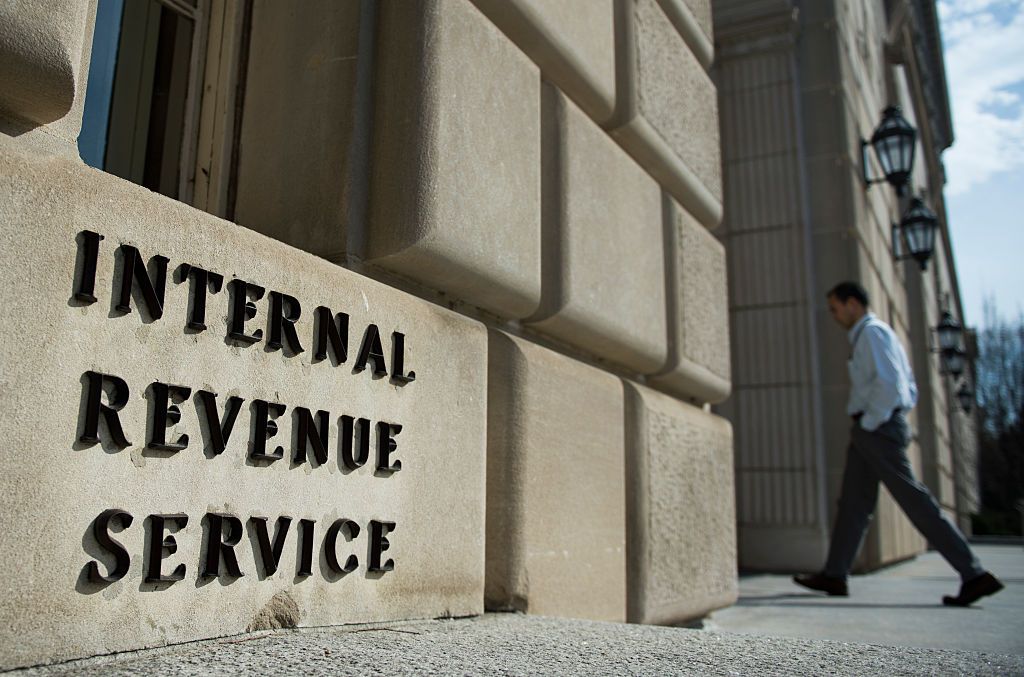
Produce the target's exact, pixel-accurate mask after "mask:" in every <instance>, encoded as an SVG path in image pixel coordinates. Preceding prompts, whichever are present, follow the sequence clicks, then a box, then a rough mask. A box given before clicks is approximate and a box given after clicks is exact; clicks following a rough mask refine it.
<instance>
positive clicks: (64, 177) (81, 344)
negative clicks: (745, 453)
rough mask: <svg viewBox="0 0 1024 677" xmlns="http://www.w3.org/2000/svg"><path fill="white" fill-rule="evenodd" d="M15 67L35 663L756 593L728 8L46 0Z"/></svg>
mask: <svg viewBox="0 0 1024 677" xmlns="http://www.w3.org/2000/svg"><path fill="white" fill-rule="evenodd" d="M0 56H2V58H0V78H2V82H3V86H2V88H0V111H2V115H0V131H2V134H0V203H2V204H3V222H4V233H5V234H4V237H3V239H2V245H0V246H2V262H3V265H2V266H0V270H2V273H0V275H2V278H0V290H2V292H0V307H3V308H4V311H3V312H4V319H5V322H6V323H8V324H9V325H13V324H17V325H18V326H19V331H18V332H16V333H15V332H9V333H7V334H6V335H5V337H4V338H3V339H2V342H0V346H2V355H3V362H4V364H5V374H4V388H3V390H4V395H5V401H6V402H10V403H12V404H13V403H16V409H17V412H18V413H17V414H12V413H10V412H11V411H12V410H13V409H14V407H13V406H12V407H11V408H10V409H9V410H8V411H9V413H8V414H5V415H4V416H3V419H2V421H0V433H2V436H3V438H4V439H5V450H6V451H5V452H3V454H2V456H0V459H2V470H3V473H2V474H3V476H4V480H3V491H2V492H0V495H2V496H3V499H2V500H3V504H2V510H0V516H2V517H0V519H2V520H3V524H2V529H3V534H4V535H3V538H4V542H3V545H4V547H3V548H2V549H0V567H2V568H3V569H4V570H5V571H6V572H8V576H9V580H10V581H17V585H15V584H14V583H12V584H11V585H12V588H11V590H13V591H14V592H12V593H11V594H8V595H5V596H4V599H3V600H2V601H0V624H2V625H3V626H4V627H8V628H15V627H16V628H19V631H18V632H17V633H7V634H6V635H5V639H4V640H3V642H2V643H0V667H2V668H9V667H15V666H21V665H27V664H31V663H37V662H46V661H55V660H62V659H67V658H72V657H76V656H81V655H87V654H95V653H105V652H112V651H119V650H125V649H131V648H137V647H144V646H153V645H159V644H163V643H169V642H180V641H187V640H193V639H198V638H203V637H211V636H218V635H225V634H232V633H238V632H243V631H245V630H247V629H250V630H251V629H261V628H273V627H281V626H290V625H318V624H329V623H341V622H357V621H369V620H375V621H379V620H389V619H396V618H422V617H437V616H459V615H472V614H476V613H481V612H482V611H483V610H484V608H485V606H486V607H489V608H497V609H509V608H512V609H519V610H522V611H526V612H529V613H542V614H554V615H566V616H578V617H585V618H597V619H606V620H618V621H623V620H630V621H636V622H659V623H663V622H675V621H681V620H684V619H687V618H691V617H695V616H700V615H702V614H704V613H706V612H708V611H709V610H711V609H713V608H716V607H719V606H722V605H727V604H730V603H731V602H732V601H733V600H734V599H735V597H736V555H735V515H734V490H733V477H734V473H733V450H732V432H731V428H730V425H729V423H728V422H727V421H725V420H724V419H723V418H721V417H719V416H718V415H716V414H713V413H711V411H710V408H709V404H710V403H714V402H719V401H721V400H723V399H725V398H726V397H727V395H728V393H729V389H730V382H731V376H730V367H731V365H730V360H729V348H728V346H729V331H728V319H729V318H728V304H727V291H726V263H725V254H724V250H723V247H722V245H721V244H720V243H719V242H718V241H717V240H716V239H715V237H714V236H713V235H712V234H711V232H710V230H711V229H713V228H714V227H716V226H717V225H718V223H719V221H720V219H721V213H722V197H721V196H722V181H721V171H720V169H721V161H720V160H721V158H720V144H719V132H718V128H719V127H718V124H719V123H718V119H719V118H718V106H717V96H716V89H715V86H714V84H713V82H712V80H711V77H710V76H709V74H708V70H709V68H710V67H711V65H712V62H713V39H712V23H711V8H710V5H709V4H708V3H707V2H701V1H700V0H573V1H568V2H559V3H553V2H547V1H543V2H541V1H533V0H515V1H504V0H503V1H500V2H498V1H491V0H474V1H473V2H470V0H423V1H412V0H409V1H406V0H402V1H401V2H398V1H396V2H380V3H378V2H373V1H370V0H364V1H360V0H345V1H323V2H304V3H293V2H271V1H266V0H253V1H242V0H239V1H237V2H234V1H229V0H198V1H191V2H190V1H189V0H161V1H160V2H157V0H125V1H124V2H121V1H119V0H100V1H99V2H98V3H97V2H90V1H88V0H57V1H48V2H39V1H37V0H13V1H11V2H5V3H3V4H2V6H0ZM83 158H84V160H83ZM265 236H269V237H265ZM200 299H203V303H205V304H206V306H205V310H206V314H205V316H204V315H203V314H202V313H201V312H200V310H201V309H202V306H201V305H200V303H199V300H200ZM314 309H315V310H314ZM186 318H188V321H187V323H186ZM330 331H335V332H337V333H336V334H330V333H329V332H330ZM259 332H263V333H262V334H260V333H259ZM346 332H347V333H346ZM332 337H333V338H332ZM328 339H330V340H328ZM346 339H347V340H348V346H347V348H348V351H347V352H348V354H347V355H346V350H345V349H344V348H345V346H344V345H343V343H344V341H345V340H346ZM350 364H352V368H351V369H350V368H349V365H350ZM339 367H341V368H339ZM370 367H372V369H371V368H370ZM413 372H415V378H414V375H413ZM147 384H149V385H148V386H147ZM188 400H191V401H188ZM239 400H246V401H245V403H244V404H243V403H242V402H240V401H239ZM193 405H195V406H193ZM250 405H251V408H250ZM232 407H234V408H235V409H234V412H235V413H234V414H231V413H230V412H231V411H232ZM284 408H287V410H288V413H283V412H284V411H285V409H284ZM90 412H91V413H90ZM225 412H226V413H225ZM278 413H280V414H281V415H278V416H277V418H276V420H275V422H274V425H270V423H269V421H270V420H271V419H273V417H274V416H275V415H276V414H278ZM232 416H238V417H239V418H238V421H239V423H238V425H235V426H234V432H233V433H232V434H230V436H229V434H228V433H229V431H230V429H231V422H232V421H234V419H233V418H231V417H232ZM364 417H365V418H364ZM363 420H365V421H366V424H365V427H363V425H362V423H359V421H363ZM115 421H116V422H118V423H117V425H116V426H115ZM371 422H373V430H372V432H371V430H370V426H371ZM217 427H220V428H221V431H220V433H219V434H217V433H216V431H215V428H217ZM122 428H123V430H121V429H122ZM354 429H355V432H354ZM118 431H120V432H118ZM172 431H173V432H172ZM398 433H401V434H400V435H399V434H398ZM185 435H189V436H190V438H191V442H189V440H187V439H186V438H185V437H184V436H185ZM354 435H355V437H353V436H354ZM371 435H372V439H373V440H375V441H374V442H373V450H372V453H373V455H372V458H373V459H374V463H376V464H377V465H376V467H375V468H372V467H370V465H365V466H364V465H360V463H359V462H355V461H353V458H354V457H353V456H352V454H358V452H356V451H354V450H355V449H357V448H358V444H359V443H366V444H369V441H368V440H369V439H371ZM346 440H347V441H346ZM204 443H205V445H206V446H205V449H203V448H201V447H202V446H203V444H204ZM275 443H276V444H277V445H280V446H279V447H277V450H276V451H271V449H274V448H275V446H274V445H275ZM395 444H397V449H394V448H393V447H394V445H395ZM346 445H347V446H346ZM367 453H368V454H369V453H370V452H369V451H368V452H367ZM346 454H347V456H346ZM285 455H288V457H289V460H287V461H285V460H284V457H285ZM382 459H383V460H382ZM396 459H397V460H398V461H401V466H399V465H397V464H396V463H395V460H396ZM364 460H365V459H364ZM41 525H42V526H41ZM272 525H275V526H274V527H273V530H271V526H272ZM396 525H397V526H396ZM325 529H326V535H324V534H325V531H324V530H325ZM296 538H297V539H298V541H297V542H296V541H295V540H294V539H296ZM168 539H169V540H168ZM278 542H280V543H283V546H282V547H280V548H278V547H277V546H276V545H275V544H276V543H278ZM313 544H315V547H316V548H318V550H316V551H314V549H313V548H314V545H313ZM367 548H368V549H367ZM385 550H386V552H385ZM346 555H347V557H348V559H346V557H345V556H346ZM122 564H123V566H122ZM243 573H244V574H245V575H244V576H240V575H239V574H243ZM179 578H180V579H181V580H178V579H179Z"/></svg>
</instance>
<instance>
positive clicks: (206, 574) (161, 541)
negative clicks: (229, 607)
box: [85, 508, 396, 585]
mask: <svg viewBox="0 0 1024 677" xmlns="http://www.w3.org/2000/svg"><path fill="white" fill-rule="evenodd" d="M146 520H147V521H148V523H149V528H148V529H147V530H146V535H145V541H146V542H145V545H144V553H143V561H144V565H143V566H144V568H145V572H144V579H143V580H144V582H146V583H168V584H169V583H174V582H176V581H181V580H184V579H185V574H186V572H187V565H186V564H184V563H178V564H176V565H175V564H174V563H173V562H172V563H167V564H165V562H164V560H166V559H168V558H170V557H171V556H172V555H174V554H175V553H176V552H177V551H178V543H177V540H176V539H175V537H174V534H175V533H177V532H179V531H182V530H183V529H185V527H186V526H188V523H189V518H188V515H185V514H182V513H174V514H155V515H149V516H148V517H147V518H146ZM134 521H135V518H134V517H133V516H132V515H131V513H129V512H127V511H125V510H121V509H118V508H110V509H109V510H104V511H103V512H101V513H100V514H99V515H98V516H97V517H96V519H94V520H93V522H92V527H91V529H92V535H93V537H94V538H95V539H96V543H97V545H98V546H99V547H100V549H101V550H102V551H103V555H102V556H101V558H98V559H94V560H91V561H89V562H88V563H87V564H86V565H85V575H86V578H87V579H88V580H89V581H90V582H91V583H93V584H97V585H104V584H109V583H114V582H115V581H118V580H120V579H122V578H124V577H125V575H127V573H128V570H129V568H130V566H131V555H130V554H129V553H128V550H127V549H126V548H125V547H124V545H122V544H121V543H120V542H119V541H117V540H116V539H115V538H114V536H113V535H112V533H111V532H112V531H115V530H116V531H124V530H126V529H128V528H129V527H131V525H132V523H133V522H134ZM291 524H292V518H291V517H288V516H287V515H282V516H280V517H278V518H277V523H276V524H275V525H274V535H273V538H271V534H270V531H271V529H270V525H269V520H268V518H266V517H250V518H249V527H250V529H251V531H252V532H253V533H254V534H255V535H256V538H255V539H254V540H255V542H254V543H253V545H252V550H253V559H254V560H255V561H256V562H259V563H260V564H261V565H262V567H261V571H260V577H261V578H267V577H269V576H272V575H274V573H275V572H277V569H278V567H279V566H280V563H281V558H282V556H283V554H284V546H285V542H286V541H287V539H288V534H289V527H291ZM367 526H368V529H366V531H367V532H368V533H367V536H366V539H367V544H366V547H367V557H366V559H367V561H366V571H367V573H368V574H383V573H384V572H387V571H393V570H394V568H395V562H394V560H392V559H387V560H384V561H382V557H383V553H384V551H385V550H388V549H389V548H390V547H391V543H390V542H389V541H388V539H387V534H389V533H390V532H392V531H394V530H395V529H396V525H395V523H394V522H387V521H381V520H370V522H369V524H368V525H367ZM202 529H203V538H202V545H201V546H200V548H201V552H200V553H199V578H206V579H211V578H222V577H223V578H240V577H242V576H244V575H245V573H243V571H242V568H241V566H240V565H239V563H238V555H237V553H235V547H236V546H238V545H239V543H241V541H242V536H243V533H244V530H243V526H242V520H241V519H239V518H238V517H237V516H235V515H231V514H225V513H213V512H208V513H206V515H204V516H203V519H202ZM296 531H297V536H296V537H295V539H294V540H295V541H296V547H297V549H298V550H297V557H296V571H295V575H296V576H299V577H307V576H312V575H313V554H314V544H315V543H314V541H315V534H316V520H311V519H300V520H299V524H298V529H297V530H296ZM362 532H363V530H362V529H361V528H360V526H359V525H358V524H357V523H355V522H353V521H352V520H350V519H344V518H342V519H337V520H335V521H334V522H332V523H331V524H330V526H328V527H327V530H326V532H324V537H323V543H322V549H323V554H324V558H323V560H322V561H323V562H324V563H325V564H324V565H322V566H323V568H324V571H323V572H322V573H324V574H325V576H329V577H330V576H333V577H336V576H340V575H343V574H349V573H352V572H353V571H355V570H356V569H357V568H358V567H359V556H358V555H356V554H354V553H353V554H349V555H348V556H347V557H346V558H345V560H344V563H342V560H341V559H339V557H338V549H339V546H338V537H339V536H341V537H342V538H343V539H344V540H345V542H346V543H352V542H354V541H357V540H358V539H359V537H360V534H361V533H362ZM101 564H102V566H103V568H105V569H106V570H107V572H106V573H105V574H104V573H103V572H102V570H101V568H100V567H101Z"/></svg>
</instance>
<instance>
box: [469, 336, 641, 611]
mask: <svg viewBox="0 0 1024 677" xmlns="http://www.w3.org/2000/svg"><path fill="white" fill-rule="evenodd" d="M488 360H489V370H488V403H487V416H488V422H487V576H486V593H485V598H486V604H487V606H488V608H493V609H516V610H519V611H524V612H527V613H531V614H541V615H545V616H563V617H572V618H589V619H594V620H607V621H618V622H622V621H624V620H625V618H626V515H625V512H626V498H625V491H626V490H625V451H624V448H623V425H624V424H623V404H622V384H621V382H620V381H619V380H618V379H617V378H615V377H613V376H611V375H610V374H607V373H605V372H603V371H600V370H598V369H595V368H593V367H589V366H586V365H584V364H582V363H579V362H576V361H574V360H572V359H570V358H568V357H563V356H562V355H559V354H557V353H555V352H552V351H550V350H547V349H546V348H542V347H540V346H537V345H535V344H532V343H530V342H528V341H524V340H522V339H519V338H514V337H512V336H509V335H508V334H504V333H502V332H499V331H495V330H492V331H491V332H490V341H489V354H488Z"/></svg>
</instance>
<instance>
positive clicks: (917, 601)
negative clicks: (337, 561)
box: [18, 547, 1024, 677]
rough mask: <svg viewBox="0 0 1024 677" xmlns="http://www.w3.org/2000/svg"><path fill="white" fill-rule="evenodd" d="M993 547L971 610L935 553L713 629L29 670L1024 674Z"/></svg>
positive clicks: (751, 610) (784, 591)
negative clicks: (955, 604)
mask: <svg viewBox="0 0 1024 677" xmlns="http://www.w3.org/2000/svg"><path fill="white" fill-rule="evenodd" d="M980 553H981V556H982V558H983V562H984V563H985V565H986V566H988V567H989V568H990V569H992V570H993V571H995V572H996V574H997V575H999V576H1000V577H1002V578H1003V580H1004V581H1006V582H1007V583H1008V585H1007V589H1006V590H1004V591H1002V592H1000V593H999V594H998V595H996V596H995V597H991V598H987V599H986V600H985V601H984V604H982V605H980V606H979V607H977V608H971V609H949V608H945V607H942V606H941V603H940V601H939V600H940V598H941V596H942V594H944V593H949V592H952V591H954V590H955V588H956V580H955V577H954V576H952V575H951V573H950V572H949V571H947V570H946V569H944V568H943V567H944V566H945V565H944V564H943V563H942V562H941V561H939V560H938V559H937V558H936V557H934V556H933V555H926V556H924V557H921V558H919V559H918V560H917V561H914V562H909V563H906V564H903V565H900V566H896V567H892V568H890V569H887V570H885V571H882V572H878V573H875V574H873V575H870V576H863V577H858V578H856V579H854V580H853V582H852V592H853V596H852V597H850V598H849V599H845V600H843V599H838V600H837V599H836V598H827V597H820V598H819V597H817V596H812V595H811V594H804V593H802V592H800V591H799V589H798V588H796V586H793V585H792V584H791V583H789V582H788V578H787V577H783V576H755V577H745V578H743V579H742V582H741V590H742V595H743V596H742V599H741V600H740V603H739V604H738V605H737V606H735V607H733V608H730V609H727V610H723V611H720V612H717V613H715V614H714V615H713V617H712V618H711V619H710V623H709V625H710V626H711V627H712V628H713V629H706V630H692V629H687V628H666V627H655V626H643V625H626V624H620V623H596V622H591V621H576V620H561V619H554V618H543V617H537V616H522V615H518V614H488V615H486V616H483V617H481V618H473V619H463V620H435V621H409V622H402V623H387V624H376V625H364V626H345V627H336V628H324V629H317V630H294V631H282V632H264V633H253V634H249V635H243V636H240V637H232V638H227V639H222V640H214V641H207V642H195V643H192V644H185V645H179V646H174V647H168V648H164V649H152V650H147V651H137V652H131V653H125V654H119V655H116V656H109V657H101V658H93V659H88V660H84V661H76V662H72V663H65V664H63V665H58V666H50V667H47V668H36V669H33V670H27V671H21V672H19V673H18V674H19V675H20V677H27V676H28V675H32V676H33V677H44V676H46V677H49V676H52V675H95V674H101V675H147V676H148V675H204V676H205V675H722V676H728V677H733V676H736V675H857V676H858V677H859V676H863V675H1024V643H1022V634H1024V632H1022V631H1024V549H1022V548H1019V547H1016V548H1009V547H1002V548H982V549H980ZM835 640H839V641H835Z"/></svg>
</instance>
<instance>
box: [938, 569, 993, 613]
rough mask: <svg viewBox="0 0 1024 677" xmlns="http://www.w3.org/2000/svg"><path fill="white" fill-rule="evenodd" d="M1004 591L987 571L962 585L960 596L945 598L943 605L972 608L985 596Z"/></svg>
mask: <svg viewBox="0 0 1024 677" xmlns="http://www.w3.org/2000/svg"><path fill="white" fill-rule="evenodd" d="M1002 589H1003V584H1002V583H1000V582H999V579H998V578H996V577H995V576H993V575H992V574H991V573H989V572H987V571H986V572H985V573H983V574H982V575H980V576H978V577H976V578H972V579H971V580H969V581H967V582H966V583H964V584H963V585H961V586H960V594H959V595H957V596H956V597H950V596H949V595H945V596H943V598H942V603H943V604H945V605H946V606H970V605H972V604H974V603H975V602H977V601H978V600H979V599H981V598H982V597H984V596H985V595H994V594H995V593H997V592H999V591H1000V590H1002Z"/></svg>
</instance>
